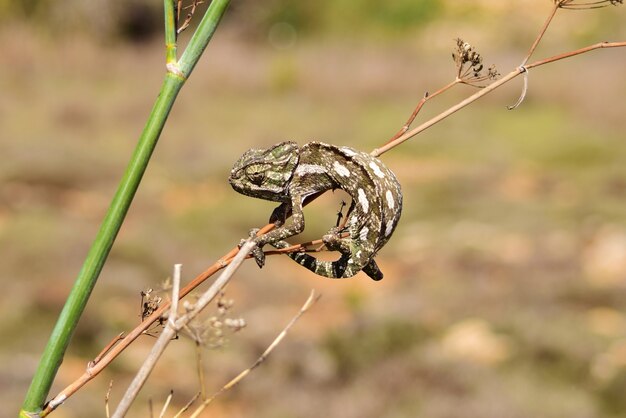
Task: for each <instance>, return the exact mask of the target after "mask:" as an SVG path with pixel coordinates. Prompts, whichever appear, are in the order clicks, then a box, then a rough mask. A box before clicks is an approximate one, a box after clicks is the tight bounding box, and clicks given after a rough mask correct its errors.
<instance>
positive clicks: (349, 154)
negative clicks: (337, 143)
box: [341, 147, 356, 157]
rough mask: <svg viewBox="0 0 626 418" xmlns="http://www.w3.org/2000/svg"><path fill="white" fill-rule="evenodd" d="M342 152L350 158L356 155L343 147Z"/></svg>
mask: <svg viewBox="0 0 626 418" xmlns="http://www.w3.org/2000/svg"><path fill="white" fill-rule="evenodd" d="M341 151H343V153H344V154H346V155H347V156H348V157H354V156H355V155H356V152H355V151H354V150H353V149H351V148H348V147H342V148H341Z"/></svg>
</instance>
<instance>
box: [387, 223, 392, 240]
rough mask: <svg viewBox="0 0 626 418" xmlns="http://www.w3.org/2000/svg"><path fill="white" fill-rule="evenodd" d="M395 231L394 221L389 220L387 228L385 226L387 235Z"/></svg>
mask: <svg viewBox="0 0 626 418" xmlns="http://www.w3.org/2000/svg"><path fill="white" fill-rule="evenodd" d="M392 232H393V222H389V223H388V224H387V228H385V236H386V237H388V236H389V235H391V233H392Z"/></svg>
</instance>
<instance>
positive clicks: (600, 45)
mask: <svg viewBox="0 0 626 418" xmlns="http://www.w3.org/2000/svg"><path fill="white" fill-rule="evenodd" d="M622 47H626V41H622V42H598V43H597V44H593V45H589V46H586V47H584V48H580V49H575V50H574V51H570V52H565V53H563V54H559V55H554V56H552V57H549V58H545V59H542V60H539V61H535V62H533V63H531V64H528V65H526V68H533V67H539V66H541V65H545V64H549V63H551V62H555V61H559V60H562V59H565V58H570V57H574V56H576V55H580V54H584V53H586V52H589V51H593V50H594V49H602V48H622Z"/></svg>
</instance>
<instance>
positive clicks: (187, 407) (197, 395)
mask: <svg viewBox="0 0 626 418" xmlns="http://www.w3.org/2000/svg"><path fill="white" fill-rule="evenodd" d="M199 397H200V392H198V393H196V394H195V395H194V396H193V398H191V399H190V400H189V402H187V403H186V404H185V406H183V407H182V408H180V411H178V412H177V413H176V415H174V417H173V418H179V417H180V416H181V415H182V414H184V413H185V412H187V410H188V409H189V407H191V405H192V404H193V403H194V402H195V401H196V400H197V399H198V398H199Z"/></svg>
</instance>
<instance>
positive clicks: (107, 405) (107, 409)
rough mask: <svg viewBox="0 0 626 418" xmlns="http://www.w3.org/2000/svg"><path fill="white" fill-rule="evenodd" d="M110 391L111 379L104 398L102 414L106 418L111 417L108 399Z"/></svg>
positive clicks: (111, 386)
mask: <svg viewBox="0 0 626 418" xmlns="http://www.w3.org/2000/svg"><path fill="white" fill-rule="evenodd" d="M111 389H113V379H111V381H110V382H109V389H107V393H106V395H105V396H104V414H105V416H106V417H107V418H109V417H110V416H111V414H110V412H109V399H111Z"/></svg>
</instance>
